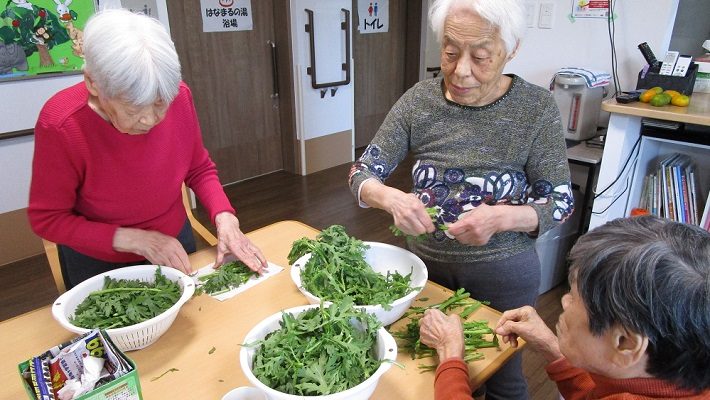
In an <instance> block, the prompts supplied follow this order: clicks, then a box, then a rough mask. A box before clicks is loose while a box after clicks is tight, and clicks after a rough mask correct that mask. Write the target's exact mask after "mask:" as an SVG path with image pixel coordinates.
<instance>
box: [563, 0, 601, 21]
mask: <svg viewBox="0 0 710 400" xmlns="http://www.w3.org/2000/svg"><path fill="white" fill-rule="evenodd" d="M572 17H574V18H603V19H607V18H609V0H572Z"/></svg>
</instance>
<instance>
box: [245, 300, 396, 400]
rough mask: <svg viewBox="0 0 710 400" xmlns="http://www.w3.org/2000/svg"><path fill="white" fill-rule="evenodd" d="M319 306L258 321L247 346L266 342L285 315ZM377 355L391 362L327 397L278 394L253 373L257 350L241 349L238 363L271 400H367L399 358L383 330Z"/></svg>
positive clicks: (392, 339) (387, 333) (296, 309)
mask: <svg viewBox="0 0 710 400" xmlns="http://www.w3.org/2000/svg"><path fill="white" fill-rule="evenodd" d="M318 307H320V305H318V304H311V305H307V306H299V307H293V308H289V309H286V310H284V311H282V312H277V313H276V314H273V315H271V316H269V317H267V318H266V319H264V320H263V321H261V322H259V323H258V324H256V326H254V327H253V328H252V329H251V330H250V331H249V333H247V335H246V337H245V338H244V343H254V342H256V341H258V340H261V339H263V338H264V337H266V335H268V334H269V333H271V332H273V331H275V330H278V329H279V328H281V325H280V324H279V322H280V321H281V315H282V313H290V314H292V315H294V316H297V315H299V314H301V313H302V312H304V311H306V310H309V309H311V308H318ZM376 346H377V349H376V353H377V359H378V360H389V361H386V362H383V363H382V364H380V366H379V368H377V370H375V373H373V374H372V375H371V376H370V377H369V378H367V379H365V380H364V381H363V382H362V383H360V384H359V385H356V386H353V387H351V388H350V389H348V390H345V391H342V392H338V393H333V394H329V395H327V396H297V395H293V394H288V393H283V392H279V391H277V390H275V389H272V388H270V387H268V386H266V385H265V384H263V383H262V382H261V381H260V380H259V379H257V377H256V376H254V373H253V372H252V369H251V367H252V362H253V360H254V354H255V353H256V350H257V348H256V347H246V346H242V349H241V350H240V351H239V364H240V365H241V367H242V372H244V375H246V377H247V379H249V382H251V384H252V385H254V386H256V387H257V388H259V389H261V390H262V391H263V392H264V393H266V397H268V398H269V399H270V400H296V399H317V400H366V399H369V398H370V396H372V393H373V392H374V391H375V388H376V387H377V382H379V380H380V377H382V375H383V374H384V373H385V372H387V370H389V369H390V367H391V366H392V362H394V361H395V360H396V359H397V342H395V340H394V338H393V337H392V335H390V334H389V332H387V330H386V329H385V328H384V327H382V328H380V329H378V330H377V342H376Z"/></svg>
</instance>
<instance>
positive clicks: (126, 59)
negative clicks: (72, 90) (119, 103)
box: [84, 9, 181, 106]
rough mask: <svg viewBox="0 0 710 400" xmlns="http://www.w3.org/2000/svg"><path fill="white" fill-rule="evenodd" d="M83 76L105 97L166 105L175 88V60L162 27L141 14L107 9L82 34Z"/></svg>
mask: <svg viewBox="0 0 710 400" xmlns="http://www.w3.org/2000/svg"><path fill="white" fill-rule="evenodd" d="M84 72H85V73H86V74H88V75H89V77H90V78H91V79H92V81H93V82H94V83H95V84H96V86H97V88H98V90H99V91H100V92H101V93H102V94H103V95H104V96H106V97H109V98H120V99H122V100H124V101H127V102H129V103H131V104H135V105H139V106H144V105H148V104H153V103H155V102H156V101H159V100H160V101H163V102H165V103H167V104H169V103H170V102H172V101H173V99H175V96H177V93H178V90H179V87H180V80H181V76H180V60H179V59H178V55H177V52H176V51H175V44H173V41H172V40H171V39H170V35H169V34H168V32H167V31H166V30H165V28H164V27H163V25H161V24H160V22H158V21H157V20H155V19H153V18H151V17H148V16H146V15H142V14H134V13H132V12H130V11H128V10H123V9H107V10H104V11H101V12H99V13H97V14H95V15H94V16H92V17H91V18H90V19H89V21H88V22H87V24H86V27H85V29H84Z"/></svg>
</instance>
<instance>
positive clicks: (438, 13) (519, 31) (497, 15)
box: [429, 0, 525, 54]
mask: <svg viewBox="0 0 710 400" xmlns="http://www.w3.org/2000/svg"><path fill="white" fill-rule="evenodd" d="M520 3H521V0H436V1H435V2H434V3H433V4H432V6H431V8H429V22H430V23H431V29H432V31H434V34H435V35H436V40H437V41H438V42H439V43H441V42H442V40H443V39H444V24H445V23H446V18H447V17H448V16H449V14H450V12H451V11H452V10H453V9H455V8H459V9H460V8H463V9H468V10H470V11H472V12H475V13H476V14H478V15H480V16H481V18H483V19H484V20H486V21H488V22H489V23H490V24H491V25H492V26H493V27H494V28H497V29H498V32H499V34H500V37H501V39H502V40H503V43H505V48H506V50H507V52H508V54H512V53H513V51H514V50H515V48H516V47H517V46H518V43H519V42H520V40H521V39H522V38H523V34H524V33H525V13H524V11H523V8H522V6H521V5H520Z"/></svg>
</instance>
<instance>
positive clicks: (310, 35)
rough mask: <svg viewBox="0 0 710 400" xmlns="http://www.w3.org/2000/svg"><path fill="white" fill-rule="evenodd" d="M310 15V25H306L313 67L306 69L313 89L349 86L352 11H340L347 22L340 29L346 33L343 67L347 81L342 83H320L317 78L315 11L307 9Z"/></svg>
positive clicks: (343, 9)
mask: <svg viewBox="0 0 710 400" xmlns="http://www.w3.org/2000/svg"><path fill="white" fill-rule="evenodd" d="M305 11H306V13H307V14H308V24H306V32H308V43H309V44H310V50H311V52H310V54H311V66H310V67H308V68H307V69H306V73H307V74H308V75H310V76H311V87H312V88H313V89H321V88H326V87H333V86H341V85H347V84H349V83H350V10H347V9H345V8H341V9H340V11H342V12H343V13H345V22H341V23H340V29H342V30H344V31H345V62H344V63H343V64H341V65H342V69H343V71H345V79H344V80H342V81H333V82H324V83H318V78H317V77H316V45H315V34H316V33H315V27H314V25H313V10H309V9H307V8H306V9H305Z"/></svg>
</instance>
